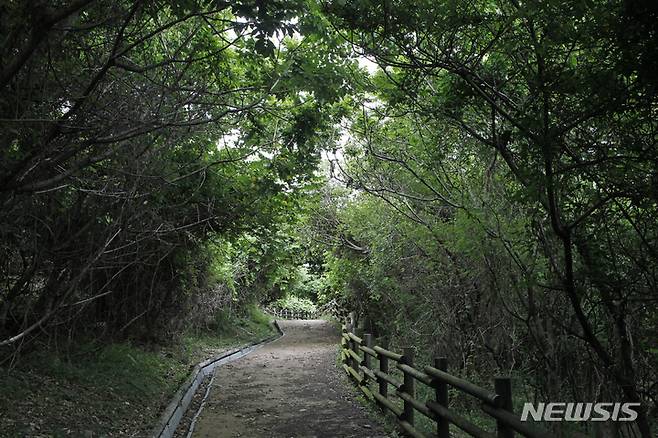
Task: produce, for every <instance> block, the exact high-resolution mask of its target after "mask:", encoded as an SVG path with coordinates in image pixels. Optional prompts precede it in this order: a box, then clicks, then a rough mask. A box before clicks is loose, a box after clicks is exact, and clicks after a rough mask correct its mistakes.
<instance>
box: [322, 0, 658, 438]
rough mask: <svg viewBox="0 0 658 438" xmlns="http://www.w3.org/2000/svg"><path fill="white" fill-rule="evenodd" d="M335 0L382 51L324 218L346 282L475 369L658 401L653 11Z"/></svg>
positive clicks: (588, 396)
mask: <svg viewBox="0 0 658 438" xmlns="http://www.w3.org/2000/svg"><path fill="white" fill-rule="evenodd" d="M326 9H327V10H328V11H329V13H330V14H331V17H332V21H333V23H334V25H335V28H336V30H337V31H338V32H340V34H341V35H342V36H343V37H344V38H345V39H346V40H347V41H349V43H350V44H351V45H353V46H354V48H355V50H357V51H358V52H359V53H362V54H363V55H364V56H366V57H368V58H369V59H371V60H372V61H373V62H374V63H376V64H377V65H378V67H379V69H378V73H377V74H376V75H375V76H374V77H372V78H371V80H370V81H368V82H367V83H366V85H365V87H364V91H365V93H364V94H363V95H362V108H363V109H362V111H361V114H360V115H359V116H358V117H354V118H352V119H351V120H350V121H347V122H346V123H347V126H346V129H349V131H350V133H351V137H350V140H349V141H348V142H347V145H346V147H345V149H344V150H343V151H342V154H337V155H336V159H335V161H334V166H333V167H334V171H335V175H336V177H337V178H338V179H339V180H341V181H343V182H344V184H345V185H346V186H347V187H349V188H352V189H353V191H352V192H351V194H347V195H346V194H341V193H340V190H333V191H328V193H327V202H326V204H325V205H324V206H323V207H322V208H320V210H319V213H318V215H317V220H316V224H315V228H314V229H315V232H316V233H317V234H318V235H319V236H324V237H323V239H324V240H325V241H328V242H331V241H333V242H334V245H333V246H334V248H335V249H334V250H333V252H332V255H331V257H330V259H329V262H328V264H329V272H330V274H329V275H330V277H334V278H335V279H336V280H337V281H338V282H339V285H340V286H339V289H342V290H341V292H340V293H341V294H345V291H346V290H347V291H349V293H348V295H347V296H346V297H345V298H346V299H348V300H350V301H351V302H352V303H354V305H355V306H357V307H358V308H359V309H360V311H361V312H362V313H363V314H364V315H366V316H368V317H369V318H370V319H371V320H372V321H373V324H374V330H375V331H377V332H380V333H381V334H383V335H386V336H400V337H401V338H404V339H406V340H407V342H408V339H409V338H415V339H416V342H417V343H419V344H422V345H428V346H430V347H431V349H432V350H433V351H434V352H435V353H436V354H441V355H448V356H449V357H450V359H451V362H452V366H453V367H455V368H457V369H459V370H461V372H463V373H465V374H467V375H468V374H474V375H482V374H483V373H484V374H492V371H493V370H496V371H503V372H513V373H517V374H520V375H521V377H522V379H523V380H522V381H526V382H528V384H529V385H530V386H531V395H532V396H533V397H537V398H538V399H540V400H563V399H566V400H609V399H612V400H617V399H620V398H621V399H624V400H629V401H636V402H637V401H643V402H644V403H645V405H644V406H645V408H649V411H650V413H649V416H655V412H656V401H657V392H656V391H657V384H658V383H657V382H658V375H657V374H656V373H657V371H658V367H657V365H658V355H657V351H656V349H655V339H656V337H657V334H658V333H657V331H656V326H657V325H656V322H658V308H657V306H656V297H657V295H656V291H657V286H658V285H657V284H656V278H657V275H658V259H657V257H656V254H658V252H657V249H658V247H657V246H656V245H657V242H658V240H657V238H658V202H657V201H658V198H657V193H658V192H657V191H656V187H657V182H658V180H657V175H658V169H657V168H656V163H658V147H657V143H656V141H657V139H658V138H657V136H656V116H657V115H658V114H657V113H656V111H657V109H658V106H657V100H656V94H655V91H656V81H655V76H652V75H650V74H648V73H647V71H646V67H647V66H648V65H649V64H652V63H653V62H655V59H656V55H657V53H656V47H655V44H654V43H655V35H656V30H657V29H656V22H657V21H655V17H656V12H655V10H653V9H650V8H648V7H646V6H642V5H640V4H638V3H636V2H614V1H613V2H610V1H601V2H598V1H593V2H571V1H547V2H536V1H530V2H517V1H515V0H510V1H502V0H501V1H473V2H435V1H427V2H417V1H413V2H406V1H402V2H395V3H391V2H388V3H386V2H385V3H380V2H369V1H364V2H349V3H346V2H338V1H337V2H329V3H328V4H327V6H326ZM649 16H651V17H653V18H654V20H653V21H652V22H651V23H649V21H648V20H649V18H648V17H649ZM640 17H642V18H640ZM629 23H633V25H632V26H629ZM650 35H653V36H654V37H653V38H652V37H651V36H650ZM391 318H394V321H395V323H394V324H393V326H392V327H393V330H391V325H390V321H391ZM494 372H495V371H494ZM648 423H649V420H648V419H647V411H644V413H643V414H642V416H641V419H640V421H639V422H638V427H639V430H640V431H641V433H642V436H646V437H648V436H650V434H651V433H650V431H649V425H648Z"/></svg>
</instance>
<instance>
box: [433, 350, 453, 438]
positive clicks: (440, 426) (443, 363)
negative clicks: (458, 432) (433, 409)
mask: <svg viewBox="0 0 658 438" xmlns="http://www.w3.org/2000/svg"><path fill="white" fill-rule="evenodd" d="M434 368H436V369H437V370H441V371H445V372H448V359H446V358H445V357H435V358H434ZM434 382H435V385H436V386H435V387H434V392H435V395H436V402H437V403H438V404H440V405H441V406H443V407H444V408H446V409H447V408H448V403H449V400H448V384H447V383H445V382H443V381H441V380H439V379H435V380H434ZM436 434H437V436H438V438H450V422H449V421H448V420H447V419H445V418H443V417H437V418H436Z"/></svg>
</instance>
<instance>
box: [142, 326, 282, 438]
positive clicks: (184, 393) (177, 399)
mask: <svg viewBox="0 0 658 438" xmlns="http://www.w3.org/2000/svg"><path fill="white" fill-rule="evenodd" d="M272 324H273V325H274V328H276V330H277V332H278V334H275V335H272V336H269V337H267V338H265V339H262V340H260V341H256V342H252V343H249V344H247V345H244V346H242V347H238V348H234V349H231V350H228V351H225V352H224V353H222V354H220V355H219V356H217V357H213V358H210V359H208V360H206V361H204V362H201V363H200V364H198V365H196V366H195V367H194V369H193V370H192V373H191V374H190V377H188V379H187V380H186V381H185V382H184V383H183V384H182V385H181V387H180V388H179V389H178V391H176V394H174V397H173V399H172V401H171V402H170V403H169V405H167V408H166V409H165V410H164V412H163V413H162V415H161V416H160V420H159V421H158V424H157V425H156V426H155V427H154V428H153V431H152V433H151V436H152V437H154V438H172V437H173V435H174V433H175V432H176V428H177V427H178V424H179V423H180V421H181V419H182V418H183V415H184V414H185V411H187V408H188V407H189V406H190V403H191V401H192V398H193V397H194V394H195V393H196V391H197V389H198V388H199V385H200V384H201V382H202V381H203V380H204V379H205V378H206V377H207V376H209V375H211V374H212V373H213V372H214V371H215V368H217V367H218V366H220V365H222V364H225V363H228V362H231V361H234V360H236V359H239V358H241V357H244V356H246V355H247V354H249V353H251V352H252V351H254V350H256V349H257V348H259V347H261V346H263V345H265V344H267V343H269V342H272V341H274V340H276V339H279V338H280V337H282V336H283V331H282V330H281V327H279V323H278V322H277V321H274V322H273V323H272Z"/></svg>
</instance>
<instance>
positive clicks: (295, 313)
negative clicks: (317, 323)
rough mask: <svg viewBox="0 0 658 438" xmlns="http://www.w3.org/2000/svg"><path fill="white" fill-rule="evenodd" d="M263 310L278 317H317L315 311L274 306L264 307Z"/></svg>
mask: <svg viewBox="0 0 658 438" xmlns="http://www.w3.org/2000/svg"><path fill="white" fill-rule="evenodd" d="M265 312H267V313H269V314H270V315H274V316H276V317H277V318H280V319H316V318H317V317H318V315H317V312H309V311H307V310H291V309H279V308H276V307H268V308H266V309H265Z"/></svg>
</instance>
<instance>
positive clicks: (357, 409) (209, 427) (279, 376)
mask: <svg viewBox="0 0 658 438" xmlns="http://www.w3.org/2000/svg"><path fill="white" fill-rule="evenodd" d="M280 326H281V328H282V329H283V331H284V332H285V336H283V337H282V338H280V339H278V340H276V341H274V342H272V343H270V344H268V345H266V346H264V347H262V348H260V349H259V350H256V351H255V352H253V353H251V354H250V355H249V356H247V357H245V358H243V359H240V360H238V361H236V362H233V363H230V364H228V365H225V366H222V367H219V368H218V369H217V371H215V373H216V376H215V380H214V382H213V386H212V388H211V390H210V394H209V396H208V399H207V400H206V403H205V406H204V408H203V410H202V411H201V414H200V415H199V417H198V418H197V421H196V426H195V428H194V433H193V435H192V436H193V437H194V438H205V437H213V438H234V437H246V438H259V437H295V438H302V437H303V438H312V437H336V438H339V437H362V438H363V437H372V438H375V437H377V438H379V437H386V434H385V433H384V432H383V429H382V428H381V426H380V425H378V423H376V422H375V421H373V420H372V419H370V418H369V417H368V412H367V411H366V409H365V408H364V407H362V406H361V405H359V404H358V402H357V401H356V400H355V399H354V391H353V389H352V388H349V387H348V385H349V383H348V382H347V379H346V378H345V376H343V375H341V374H340V373H341V372H342V370H341V371H339V369H338V368H337V367H336V346H337V344H338V340H339V335H338V332H337V331H336V330H335V329H334V328H333V327H332V326H331V324H330V323H328V322H326V321H321V320H308V321H280Z"/></svg>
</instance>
